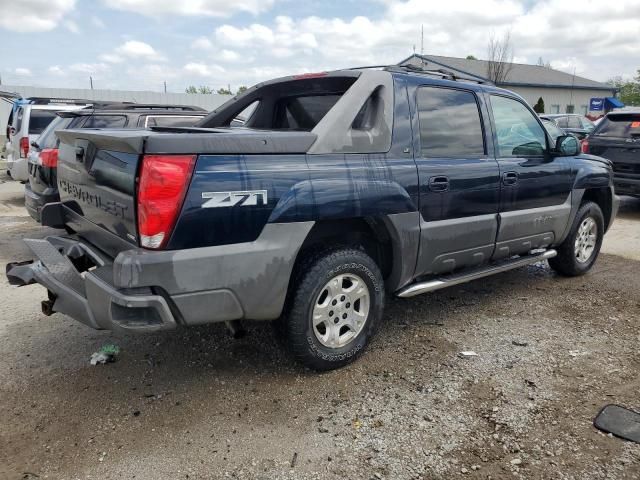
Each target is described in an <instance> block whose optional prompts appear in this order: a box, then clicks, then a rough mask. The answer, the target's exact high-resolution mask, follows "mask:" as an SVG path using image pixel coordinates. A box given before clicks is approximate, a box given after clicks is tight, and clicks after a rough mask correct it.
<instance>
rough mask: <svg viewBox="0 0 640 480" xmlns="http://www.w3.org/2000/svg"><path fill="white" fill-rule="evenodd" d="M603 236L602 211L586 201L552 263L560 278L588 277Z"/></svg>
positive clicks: (551, 260)
mask: <svg viewBox="0 0 640 480" xmlns="http://www.w3.org/2000/svg"><path fill="white" fill-rule="evenodd" d="M593 235H595V238H593ZM603 236H604V216H603V215H602V210H601V209H600V207H599V206H598V205H597V204H596V203H593V202H585V203H584V204H583V205H582V206H581V207H580V208H579V209H578V213H577V214H576V216H575V218H574V220H573V224H572V225H571V231H570V232H569V235H567V238H565V240H564V242H562V244H560V246H559V247H558V248H557V249H556V250H557V251H558V255H557V256H556V257H554V258H551V259H550V260H549V265H550V266H551V268H553V269H554V270H555V271H556V272H558V273H559V274H560V275H564V276H567V277H576V276H578V275H584V274H585V273H587V272H588V271H589V270H590V269H591V267H593V264H594V263H595V262H596V259H597V258H598V254H599V253H600V247H601V246H602V238H603Z"/></svg>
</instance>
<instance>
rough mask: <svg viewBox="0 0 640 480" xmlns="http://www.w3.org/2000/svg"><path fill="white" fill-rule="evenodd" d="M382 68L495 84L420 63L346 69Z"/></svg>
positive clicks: (398, 71) (390, 70) (446, 78)
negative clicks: (429, 67)
mask: <svg viewBox="0 0 640 480" xmlns="http://www.w3.org/2000/svg"><path fill="white" fill-rule="evenodd" d="M376 68H379V69H382V70H386V71H387V72H397V73H419V74H423V75H433V76H436V77H439V78H443V79H445V80H454V81H458V80H464V81H469V82H475V83H481V84H486V85H493V83H492V82H490V81H488V80H484V79H482V78H481V77H476V76H473V75H465V74H461V73H459V72H456V71H454V70H448V69H445V68H439V69H437V70H435V69H427V68H422V67H420V66H418V65H367V66H364V67H353V68H347V69H345V70H368V69H376Z"/></svg>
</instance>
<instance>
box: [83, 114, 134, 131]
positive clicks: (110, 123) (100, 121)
mask: <svg viewBox="0 0 640 480" xmlns="http://www.w3.org/2000/svg"><path fill="white" fill-rule="evenodd" d="M126 124H127V117H126V116H124V115H91V116H90V117H87V120H86V121H85V122H84V124H83V125H82V128H122V127H124V126H125V125H126Z"/></svg>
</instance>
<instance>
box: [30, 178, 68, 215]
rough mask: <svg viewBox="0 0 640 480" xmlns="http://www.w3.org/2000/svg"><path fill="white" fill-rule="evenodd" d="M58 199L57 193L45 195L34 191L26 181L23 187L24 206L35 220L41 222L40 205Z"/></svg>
mask: <svg viewBox="0 0 640 480" xmlns="http://www.w3.org/2000/svg"><path fill="white" fill-rule="evenodd" d="M59 200H60V196H59V195H58V193H57V192H56V193H54V194H50V195H45V194H41V193H38V192H34V191H33V190H32V189H31V185H30V183H27V184H26V185H25V187H24V206H25V207H26V209H27V212H29V215H31V218H33V219H34V220H35V221H36V222H38V223H40V222H41V217H42V215H41V214H42V207H44V206H45V205H46V204H47V203H53V202H58V201H59Z"/></svg>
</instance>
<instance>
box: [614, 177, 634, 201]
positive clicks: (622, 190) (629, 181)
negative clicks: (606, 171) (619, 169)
mask: <svg viewBox="0 0 640 480" xmlns="http://www.w3.org/2000/svg"><path fill="white" fill-rule="evenodd" d="M633 177H637V178H633ZM633 177H632V176H631V175H624V176H623V175H614V177H613V185H614V186H615V189H616V195H632V196H640V175H634V176H633Z"/></svg>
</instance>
